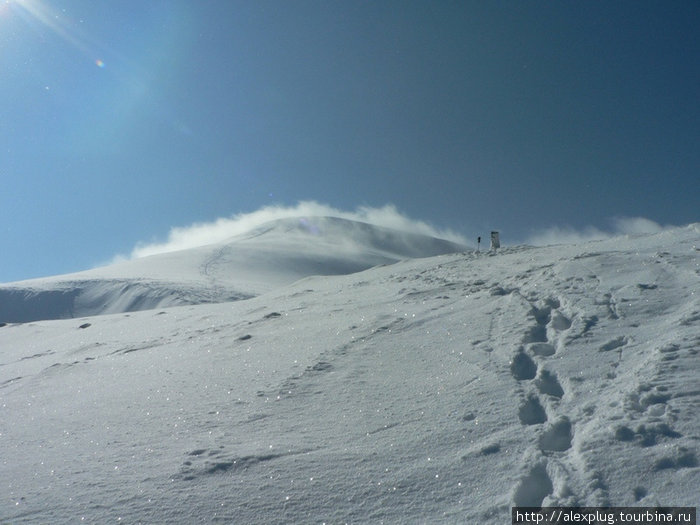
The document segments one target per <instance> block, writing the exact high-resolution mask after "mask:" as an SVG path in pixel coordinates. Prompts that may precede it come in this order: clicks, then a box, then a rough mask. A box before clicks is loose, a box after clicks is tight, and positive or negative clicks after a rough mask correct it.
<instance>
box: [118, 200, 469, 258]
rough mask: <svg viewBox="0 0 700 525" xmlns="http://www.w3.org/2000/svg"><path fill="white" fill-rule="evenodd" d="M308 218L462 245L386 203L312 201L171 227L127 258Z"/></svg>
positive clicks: (462, 241) (456, 236)
mask: <svg viewBox="0 0 700 525" xmlns="http://www.w3.org/2000/svg"><path fill="white" fill-rule="evenodd" d="M311 217H337V218H339V219H347V220H349V221H357V222H365V223H369V224H372V225H374V226H379V227H383V228H391V229H393V230H398V231H402V232H408V233H417V234H422V235H427V236H429V237H437V238H439V239H445V240H448V241H452V242H455V243H458V244H465V243H466V240H465V239H464V237H462V236H461V235H459V234H457V233H454V232H452V231H449V230H438V229H436V228H434V227H432V226H430V225H429V224H427V223H425V222H423V221H418V220H415V219H411V218H409V217H406V216H405V215H403V214H402V213H400V212H399V211H398V210H397V209H396V207H395V206H394V205H392V204H387V205H385V206H383V207H381V208H371V207H368V206H360V207H358V208H357V209H356V210H355V211H342V210H339V209H336V208H333V207H331V206H328V205H326V204H320V203H318V202H315V201H302V202H300V203H298V204H297V205H296V206H265V207H263V208H261V209H259V210H257V211H254V212H251V213H241V214H238V215H234V216H233V217H230V218H220V219H217V220H215V221H213V222H203V223H195V224H192V225H190V226H185V227H175V228H172V229H171V230H170V233H169V234H168V239H167V240H166V241H165V242H160V243H158V242H157V243H139V244H137V245H136V247H135V248H134V249H133V251H132V252H131V258H139V257H146V256H148V255H155V254H158V253H167V252H174V251H178V250H186V249H188V248H196V247H199V246H205V245H207V244H214V243H217V242H222V241H225V240H227V239H230V238H231V237H235V236H236V235H241V234H243V233H246V232H248V231H250V230H253V229H255V228H257V227H259V226H262V225H263V224H265V223H268V222H271V221H275V220H278V219H289V218H311Z"/></svg>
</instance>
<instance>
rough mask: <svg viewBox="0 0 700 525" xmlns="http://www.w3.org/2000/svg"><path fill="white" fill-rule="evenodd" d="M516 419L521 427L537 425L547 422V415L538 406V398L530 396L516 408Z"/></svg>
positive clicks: (539, 405) (540, 406)
mask: <svg viewBox="0 0 700 525" xmlns="http://www.w3.org/2000/svg"><path fill="white" fill-rule="evenodd" d="M518 418H519V419H520V423H522V424H523V425H539V424H541V423H544V422H545V421H547V413H546V412H545V410H544V408H543V407H542V405H541V404H540V400H539V398H538V397H537V396H536V395H534V394H530V395H529V396H528V398H527V399H526V400H525V402H524V403H523V404H522V405H520V408H518Z"/></svg>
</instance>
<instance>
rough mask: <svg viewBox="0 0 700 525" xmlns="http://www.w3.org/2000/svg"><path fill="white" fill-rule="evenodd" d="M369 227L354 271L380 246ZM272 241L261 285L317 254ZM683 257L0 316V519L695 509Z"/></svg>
mask: <svg viewBox="0 0 700 525" xmlns="http://www.w3.org/2000/svg"><path fill="white" fill-rule="evenodd" d="M289 226H291V225H289ZM275 227H277V226H275ZM285 228H286V226H285ZM362 228H364V229H365V233H366V234H367V235H368V236H369V238H370V239H375V240H376V242H374V241H372V242H364V243H363V244H362V246H364V247H365V249H366V247H367V246H372V249H371V250H369V253H365V254H364V256H363V257H366V258H368V259H372V258H373V257H380V258H381V257H385V256H386V253H395V251H396V250H395V248H396V247H391V248H386V249H384V248H383V245H382V242H381V239H382V234H381V232H376V231H374V230H373V229H372V228H371V227H369V226H362ZM283 229H284V228H283ZM285 231H286V230H285ZM287 233H288V234H289V236H290V237H289V238H290V244H289V245H288V247H289V249H288V250H286V251H285V250H282V249H281V248H280V250H282V251H283V252H285V254H286V256H287V258H284V257H282V255H285V254H282V253H279V254H278V255H280V257H282V258H281V259H278V261H279V264H278V266H277V267H274V268H273V267H272V266H269V267H267V266H266V267H264V268H263V270H264V272H263V273H265V272H268V271H269V272H270V273H269V274H268V275H270V274H272V273H274V272H273V271H272V270H273V269H274V270H278V271H280V272H281V273H283V274H284V273H285V272H289V274H290V275H291V274H295V272H297V271H298V269H297V270H289V266H288V265H289V264H292V262H294V261H298V260H297V259H295V258H294V257H293V255H295V256H299V255H300V254H304V253H309V252H307V250H311V251H312V252H313V248H312V246H313V245H314V244H313V242H310V239H312V238H313V237H309V236H305V237H299V236H296V235H295V230H294V229H293V228H292V229H291V231H289V232H287ZM287 233H285V235H286V234H287ZM255 238H257V237H250V238H248V240H249V241H250V242H253V240H254V239H255ZM259 238H260V239H264V235H261V236H260V237H259ZM292 247H293V249H292ZM207 249H208V248H207ZM323 249H324V250H325V253H327V255H328V256H329V257H330V259H329V261H330V262H331V263H332V262H333V261H336V260H337V261H340V260H342V258H343V256H344V254H345V253H346V252H344V251H343V249H342V243H341V245H338V244H335V245H333V246H330V245H323ZM251 250H252V248H251ZM205 251H206V250H205ZM322 251H323V250H322ZM351 251H352V250H351ZM699 251H700V225H691V226H688V227H685V228H678V229H674V230H669V231H663V232H660V233H657V234H653V235H641V236H628V237H622V238H615V239H610V240H605V241H600V242H589V243H583V244H579V245H571V246H556V247H548V248H527V247H513V248H505V249H503V250H500V251H499V252H498V253H490V252H489V253H472V252H470V253H452V254H444V255H439V256H435V257H432V258H423V259H408V260H402V261H399V262H395V263H394V264H387V265H383V266H375V267H372V268H368V269H366V270H365V271H361V272H358V273H352V274H347V275H339V274H338V273H339V272H328V273H335V274H336V275H326V276H311V277H305V278H302V279H301V280H300V281H297V282H295V283H293V284H288V283H286V282H284V283H282V282H280V283H276V282H275V283H270V284H269V288H268V290H267V291H266V292H262V293H261V294H260V295H257V296H255V297H251V298H249V299H245V300H237V301H232V302H224V303H219V304H197V305H187V306H179V307H172V308H164V309H155V310H148V311H140V312H132V313H118V314H112V315H100V316H94V317H89V318H81V319H64V320H44V321H37V322H31V323H24V324H6V325H5V326H3V327H2V328H0V464H1V465H2V469H3V480H2V481H0V483H2V489H3V490H2V491H0V496H1V497H2V498H3V500H2V501H1V502H0V521H2V522H9V523H74V522H80V521H81V520H82V519H84V520H85V521H86V522H89V523H107V522H116V521H117V520H119V519H121V520H122V522H126V523H139V522H141V523H193V522H215V523H216V522H219V523H265V524H275V523H280V524H281V523H323V522H325V523H345V522H347V523H382V522H384V523H493V524H502V523H508V522H509V520H510V517H509V516H510V507H511V506H512V505H526V506H540V505H587V506H606V505H640V506H641V505H648V506H653V505H684V506H694V505H697V502H698V496H699V495H700V493H699V492H698V487H700V466H699V463H698V457H699V455H700V451H699V450H698V443H700V422H699V420H698V417H697V415H698V409H699V408H700V389H699V388H698V370H699V369H700V368H699V365H700V356H699V355H698V353H699V352H700V298H699V297H698V290H700V286H699V284H700V257H699V255H700V254H699ZM207 253H210V254H211V253H212V252H207ZM250 253H252V251H251V252H250ZM314 253H315V252H314ZM353 253H355V252H353ZM181 255H184V257H183V258H181V259H185V260H179V261H178V254H176V253H174V254H170V255H169V257H172V258H173V259H171V260H169V263H168V265H167V267H168V268H170V270H169V271H171V272H172V274H171V275H169V276H168V279H169V283H175V282H177V279H176V277H177V273H178V272H182V274H183V276H184V279H183V281H184V284H183V288H185V289H186V290H187V292H186V293H187V294H191V293H193V292H192V291H191V290H190V287H191V288H192V289H196V288H197V287H200V286H203V283H205V282H206V283H207V287H210V286H212V285H214V284H217V283H220V285H221V286H222V287H223V288H226V287H228V286H229V284H227V281H226V279H227V278H233V277H232V276H230V275H228V274H227V272H226V271H224V268H226V267H227V266H226V265H225V264H223V263H222V266H221V267H220V268H221V271H220V272H219V271H216V265H214V266H215V268H214V270H215V271H213V273H210V274H208V275H209V276H210V277H211V280H210V281H207V280H206V279H203V280H201V281H197V280H196V279H195V280H190V279H191V276H192V273H191V272H190V271H189V269H191V268H201V260H207V256H204V257H203V258H202V257H201V255H202V254H199V253H198V252H196V251H187V252H182V253H181ZM334 255H337V258H335V259H334V258H333V256H334ZM227 256H232V255H231V254H230V253H229V254H228V255H227ZM163 257H165V255H163ZM154 260H155V259H154ZM146 261H148V259H143V260H142V262H144V263H145V262H146ZM263 261H267V263H264V264H268V263H269V264H272V262H270V261H269V260H268V259H265V258H261V259H260V260H259V261H258V262H260V263H261V264H263ZM290 261H291V262H290ZM132 262H133V263H134V264H135V263H136V262H137V261H132ZM305 263H306V260H305V259H304V264H305ZM130 264H131V263H130ZM264 264H263V265H264ZM292 266H293V264H292ZM299 266H303V264H302V263H299ZM163 267H165V264H164V265H163ZM127 268H133V271H134V274H133V275H132V277H134V278H136V276H137V274H138V271H141V269H143V268H147V265H145V266H143V267H141V266H138V267H137V266H126V267H123V268H122V270H123V271H124V272H127V270H126V269H127ZM297 268H298V267H297ZM122 270H119V271H122ZM345 270H346V271H352V270H353V268H346V269H345ZM110 271H112V270H110ZM113 271H115V272H116V271H117V270H113ZM129 271H130V270H129ZM127 273H128V272H127ZM195 273H196V272H195ZM302 273H304V272H302ZM306 273H308V272H306ZM199 275H201V274H199ZM102 277H104V275H103V276H102ZM152 277H153V276H151V275H149V276H148V279H151V278H152ZM148 279H147V280H148ZM285 280H286V278H285V279H282V280H281V281H285ZM61 282H66V281H65V280H61ZM149 282H150V281H149ZM168 286H171V284H168ZM253 288H254V287H253ZM207 289H208V288H207ZM67 290H68V291H67V293H70V289H67ZM202 293H203V292H202Z"/></svg>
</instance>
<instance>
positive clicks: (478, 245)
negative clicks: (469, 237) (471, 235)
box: [476, 237, 481, 252]
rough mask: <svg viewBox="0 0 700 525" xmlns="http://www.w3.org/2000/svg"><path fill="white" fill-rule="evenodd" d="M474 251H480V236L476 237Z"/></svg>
mask: <svg viewBox="0 0 700 525" xmlns="http://www.w3.org/2000/svg"><path fill="white" fill-rule="evenodd" d="M476 251H477V252H479V251H481V237H477V238H476Z"/></svg>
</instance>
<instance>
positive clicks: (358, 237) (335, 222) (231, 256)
mask: <svg viewBox="0 0 700 525" xmlns="http://www.w3.org/2000/svg"><path fill="white" fill-rule="evenodd" d="M465 249H466V248H465V247H464V246H461V245H458V244H455V243H453V242H449V241H446V240H442V239H436V238H434V237H429V236H426V235H420V234H413V233H406V232H402V231H399V230H393V229H389V228H382V227H379V226H374V225H369V224H366V223H362V222H358V221H351V220H347V219H340V218H334V217H309V218H289V219H278V220H275V221H271V222H269V223H266V224H264V225H262V226H259V227H257V228H255V229H253V230H252V231H250V232H247V233H245V234H242V235H238V236H236V237H234V238H232V239H229V240H227V241H226V242H222V243H217V244H212V245H208V246H204V247H201V248H194V249H189V250H182V251H179V252H174V253H165V254H159V255H153V256H150V257H144V258H141V259H135V260H130V261H127V262H124V263H120V264H115V265H111V266H108V267H104V268H98V269H95V270H89V271H85V272H79V273H74V274H70V275H61V276H57V277H51V278H44V279H32V280H27V281H21V282H18V283H10V284H6V285H0V321H4V322H28V321H36V320H41V319H65V318H70V317H84V316H90V315H100V314H106V313H121V312H131V311H138V310H149V309H154V308H165V307H169V306H178V305H186V304H201V303H219V302H225V301H234V300H239V299H248V298H250V297H254V296H257V295H260V294H261V293H264V292H267V291H269V290H272V289H274V288H277V287H279V286H282V285H286V284H291V283H292V282H294V281H297V280H299V279H301V278H303V277H308V276H311V275H338V274H348V273H353V272H358V271H361V270H366V269H367V268H371V267H372V266H376V265H379V264H389V263H394V262H397V261H399V260H401V259H406V258H412V257H429V256H432V255H438V254H444V253H454V252H459V251H464V250H465Z"/></svg>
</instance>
